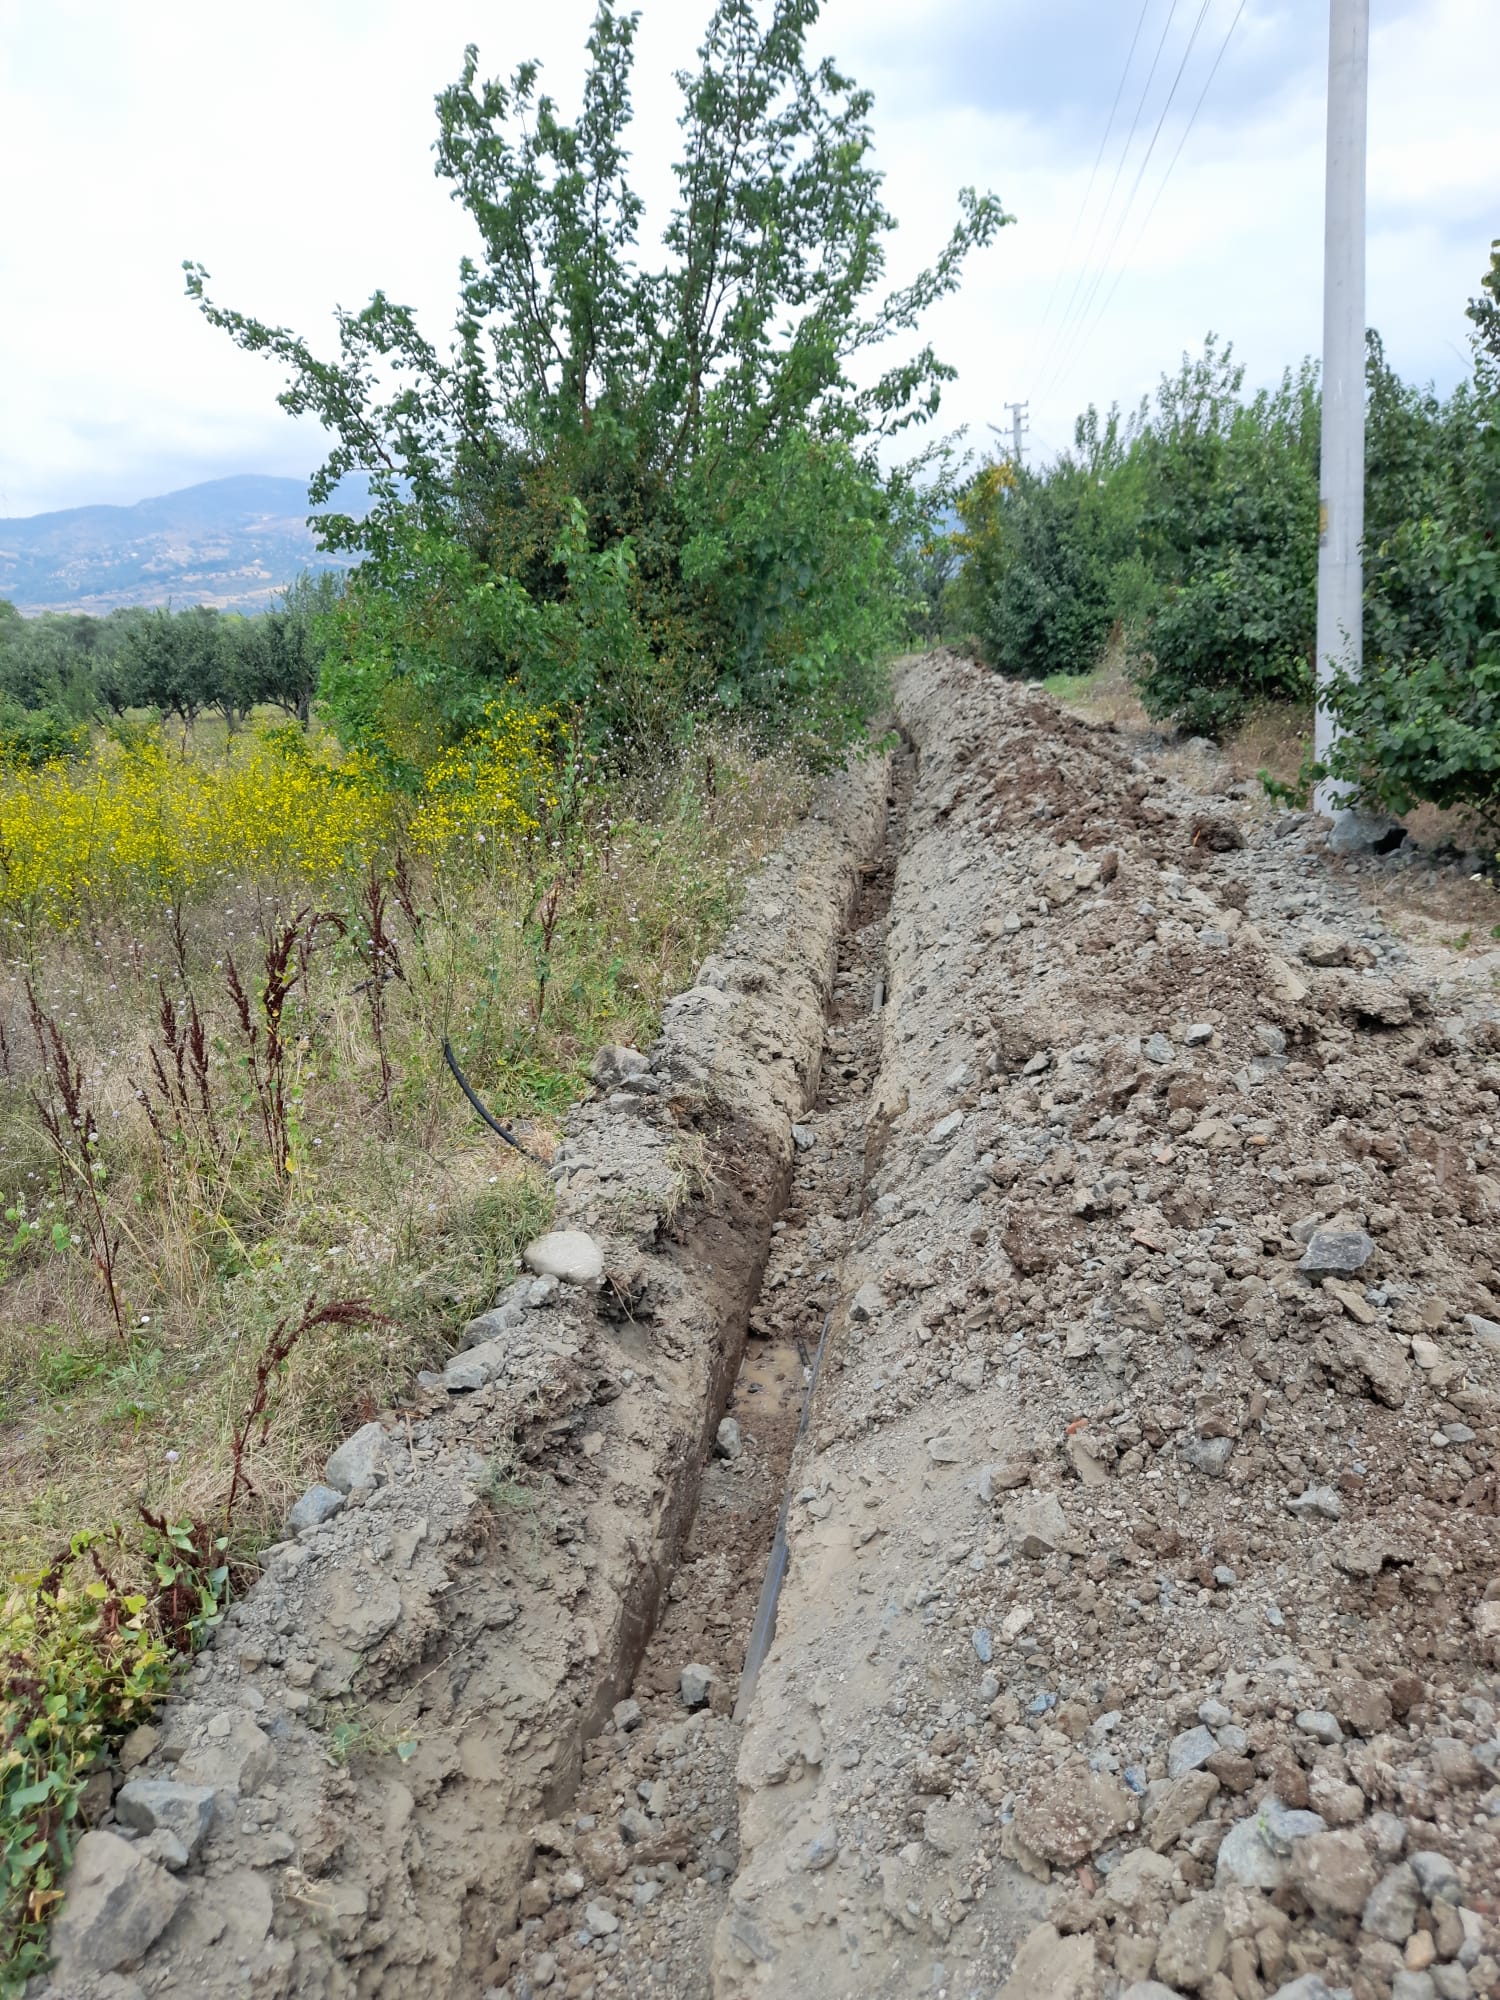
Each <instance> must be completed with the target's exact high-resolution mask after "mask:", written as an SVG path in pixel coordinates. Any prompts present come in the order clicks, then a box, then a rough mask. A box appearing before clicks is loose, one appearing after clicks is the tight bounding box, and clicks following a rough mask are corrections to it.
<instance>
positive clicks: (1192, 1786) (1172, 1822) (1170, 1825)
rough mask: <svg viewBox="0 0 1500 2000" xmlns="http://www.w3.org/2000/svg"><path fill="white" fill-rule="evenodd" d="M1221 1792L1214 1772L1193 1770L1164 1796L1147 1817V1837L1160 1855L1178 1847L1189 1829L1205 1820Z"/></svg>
mask: <svg viewBox="0 0 1500 2000" xmlns="http://www.w3.org/2000/svg"><path fill="white" fill-rule="evenodd" d="M1218 1789H1219V1780H1218V1778H1217V1777H1215V1775H1214V1773H1213V1772H1212V1771H1190V1772H1189V1773H1188V1774H1187V1776H1186V1777H1185V1778H1179V1779H1178V1780H1177V1782H1176V1784H1175V1785H1172V1786H1170V1787H1169V1789H1168V1790H1167V1791H1165V1792H1164V1793H1162V1795H1161V1796H1160V1798H1158V1800H1157V1801H1156V1803H1155V1804H1154V1805H1153V1806H1152V1807H1151V1808H1150V1809H1149V1811H1148V1812H1147V1814H1146V1834H1147V1837H1148V1839H1149V1840H1150V1842H1151V1845H1152V1847H1153V1848H1154V1849H1155V1851H1156V1852H1157V1853H1158V1854H1165V1853H1166V1851H1167V1849H1168V1848H1169V1847H1175V1846H1176V1844H1177V1842H1178V1841H1179V1840H1180V1839H1181V1838H1182V1836H1183V1835H1184V1834H1185V1833H1186V1832H1187V1830H1188V1828H1189V1827H1190V1826H1192V1825H1193V1824H1194V1823H1195V1821H1197V1820H1200V1819H1202V1817H1203V1815H1204V1813H1205V1811H1206V1810H1207V1808H1208V1802H1209V1800H1210V1799H1211V1798H1212V1797H1213V1796H1214V1794H1215V1792H1217V1791H1218Z"/></svg>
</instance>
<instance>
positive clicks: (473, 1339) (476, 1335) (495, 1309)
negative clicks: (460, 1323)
mask: <svg viewBox="0 0 1500 2000" xmlns="http://www.w3.org/2000/svg"><path fill="white" fill-rule="evenodd" d="M538 1282H539V1283H540V1280H538ZM525 1319H526V1308H525V1306H524V1305H522V1304H521V1302H520V1300H519V1299H511V1298H504V1299H502V1301H501V1303H500V1304H499V1305H495V1306H491V1307H490V1309H489V1311H488V1312H482V1313H480V1314H479V1315H478V1316H477V1318H475V1319H471V1320H470V1321H469V1322H468V1323H467V1325H466V1326H465V1327H464V1330H463V1332H462V1333H461V1334H460V1335H459V1336H458V1345H459V1349H460V1351H462V1350H463V1349H465V1348H470V1347H483V1346H484V1345H485V1343H486V1342H487V1341H491V1340H500V1339H503V1338H504V1336H505V1335H506V1334H508V1333H514V1332H515V1330H516V1328H517V1327H518V1326H521V1325H523V1324H524V1323H525Z"/></svg>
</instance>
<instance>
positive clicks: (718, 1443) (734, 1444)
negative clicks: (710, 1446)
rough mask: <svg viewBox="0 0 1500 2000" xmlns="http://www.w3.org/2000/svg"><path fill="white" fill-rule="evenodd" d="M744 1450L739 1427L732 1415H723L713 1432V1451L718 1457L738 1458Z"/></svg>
mask: <svg viewBox="0 0 1500 2000" xmlns="http://www.w3.org/2000/svg"><path fill="white" fill-rule="evenodd" d="M743 1450H744V1446H743V1445H742V1444H741V1443H740V1427H739V1425H738V1424H737V1423H736V1422H735V1420H734V1418H733V1417H725V1418H724V1419H723V1420H722V1421H721V1423H720V1425H719V1428H718V1429H717V1430H716V1431H715V1432H714V1451H715V1453H716V1454H717V1455H718V1457H720V1458H738V1457H739V1455H740V1453H741V1452H742V1451H743Z"/></svg>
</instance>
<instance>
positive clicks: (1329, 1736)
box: [1297, 1708, 1344, 1743]
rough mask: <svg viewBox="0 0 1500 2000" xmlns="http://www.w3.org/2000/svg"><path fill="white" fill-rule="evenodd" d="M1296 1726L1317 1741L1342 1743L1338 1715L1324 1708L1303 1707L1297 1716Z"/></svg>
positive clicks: (1341, 1731) (1342, 1735)
mask: <svg viewBox="0 0 1500 2000" xmlns="http://www.w3.org/2000/svg"><path fill="white" fill-rule="evenodd" d="M1297 1727H1298V1728H1299V1729H1301V1730H1304V1731H1305V1732H1306V1733H1307V1735H1309V1736H1312V1737H1315V1738H1316V1739H1317V1741H1318V1742H1319V1743H1342V1742H1343V1740H1344V1732H1343V1730H1342V1729H1340V1728H1339V1719H1338V1717H1337V1716H1336V1715H1331V1714H1330V1713H1329V1711H1328V1710H1327V1709H1326V1708H1304V1709H1303V1710H1302V1711H1301V1713H1300V1714H1299V1715H1298V1717H1297Z"/></svg>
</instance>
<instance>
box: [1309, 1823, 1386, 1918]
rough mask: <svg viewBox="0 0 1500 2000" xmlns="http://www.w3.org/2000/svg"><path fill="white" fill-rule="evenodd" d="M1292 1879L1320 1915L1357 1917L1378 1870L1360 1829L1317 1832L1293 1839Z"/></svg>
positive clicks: (1373, 1884) (1372, 1886)
mask: <svg viewBox="0 0 1500 2000" xmlns="http://www.w3.org/2000/svg"><path fill="white" fill-rule="evenodd" d="M1290 1880H1291V1884H1292V1886H1293V1888H1295V1889H1299V1890H1300V1891H1301V1892H1302V1894H1303V1895H1304V1896H1305V1897H1306V1898H1307V1900H1308V1902H1309V1903H1311V1904H1312V1906H1313V1908H1314V1909H1315V1910H1316V1911H1317V1913H1318V1915H1319V1916H1323V1917H1329V1916H1333V1917H1357V1916H1358V1915H1359V1913H1360V1911H1361V1910H1362V1909H1363V1908H1364V1906H1365V1902H1366V1899H1367V1898H1368V1896H1369V1894H1370V1891H1371V1890H1372V1889H1373V1888H1374V1886H1375V1870H1374V1869H1373V1868H1372V1867H1371V1865H1370V1857H1369V1855H1368V1854H1367V1853H1366V1852H1365V1844H1364V1842H1363V1841H1362V1840H1361V1839H1360V1837H1359V1835H1358V1834H1357V1833H1352V1832H1344V1833H1315V1834H1313V1835H1312V1836H1311V1837H1310V1838H1308V1839H1306V1840H1299V1841H1297V1842H1295V1843H1294V1845H1293V1848H1292V1867H1291V1875H1290Z"/></svg>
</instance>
